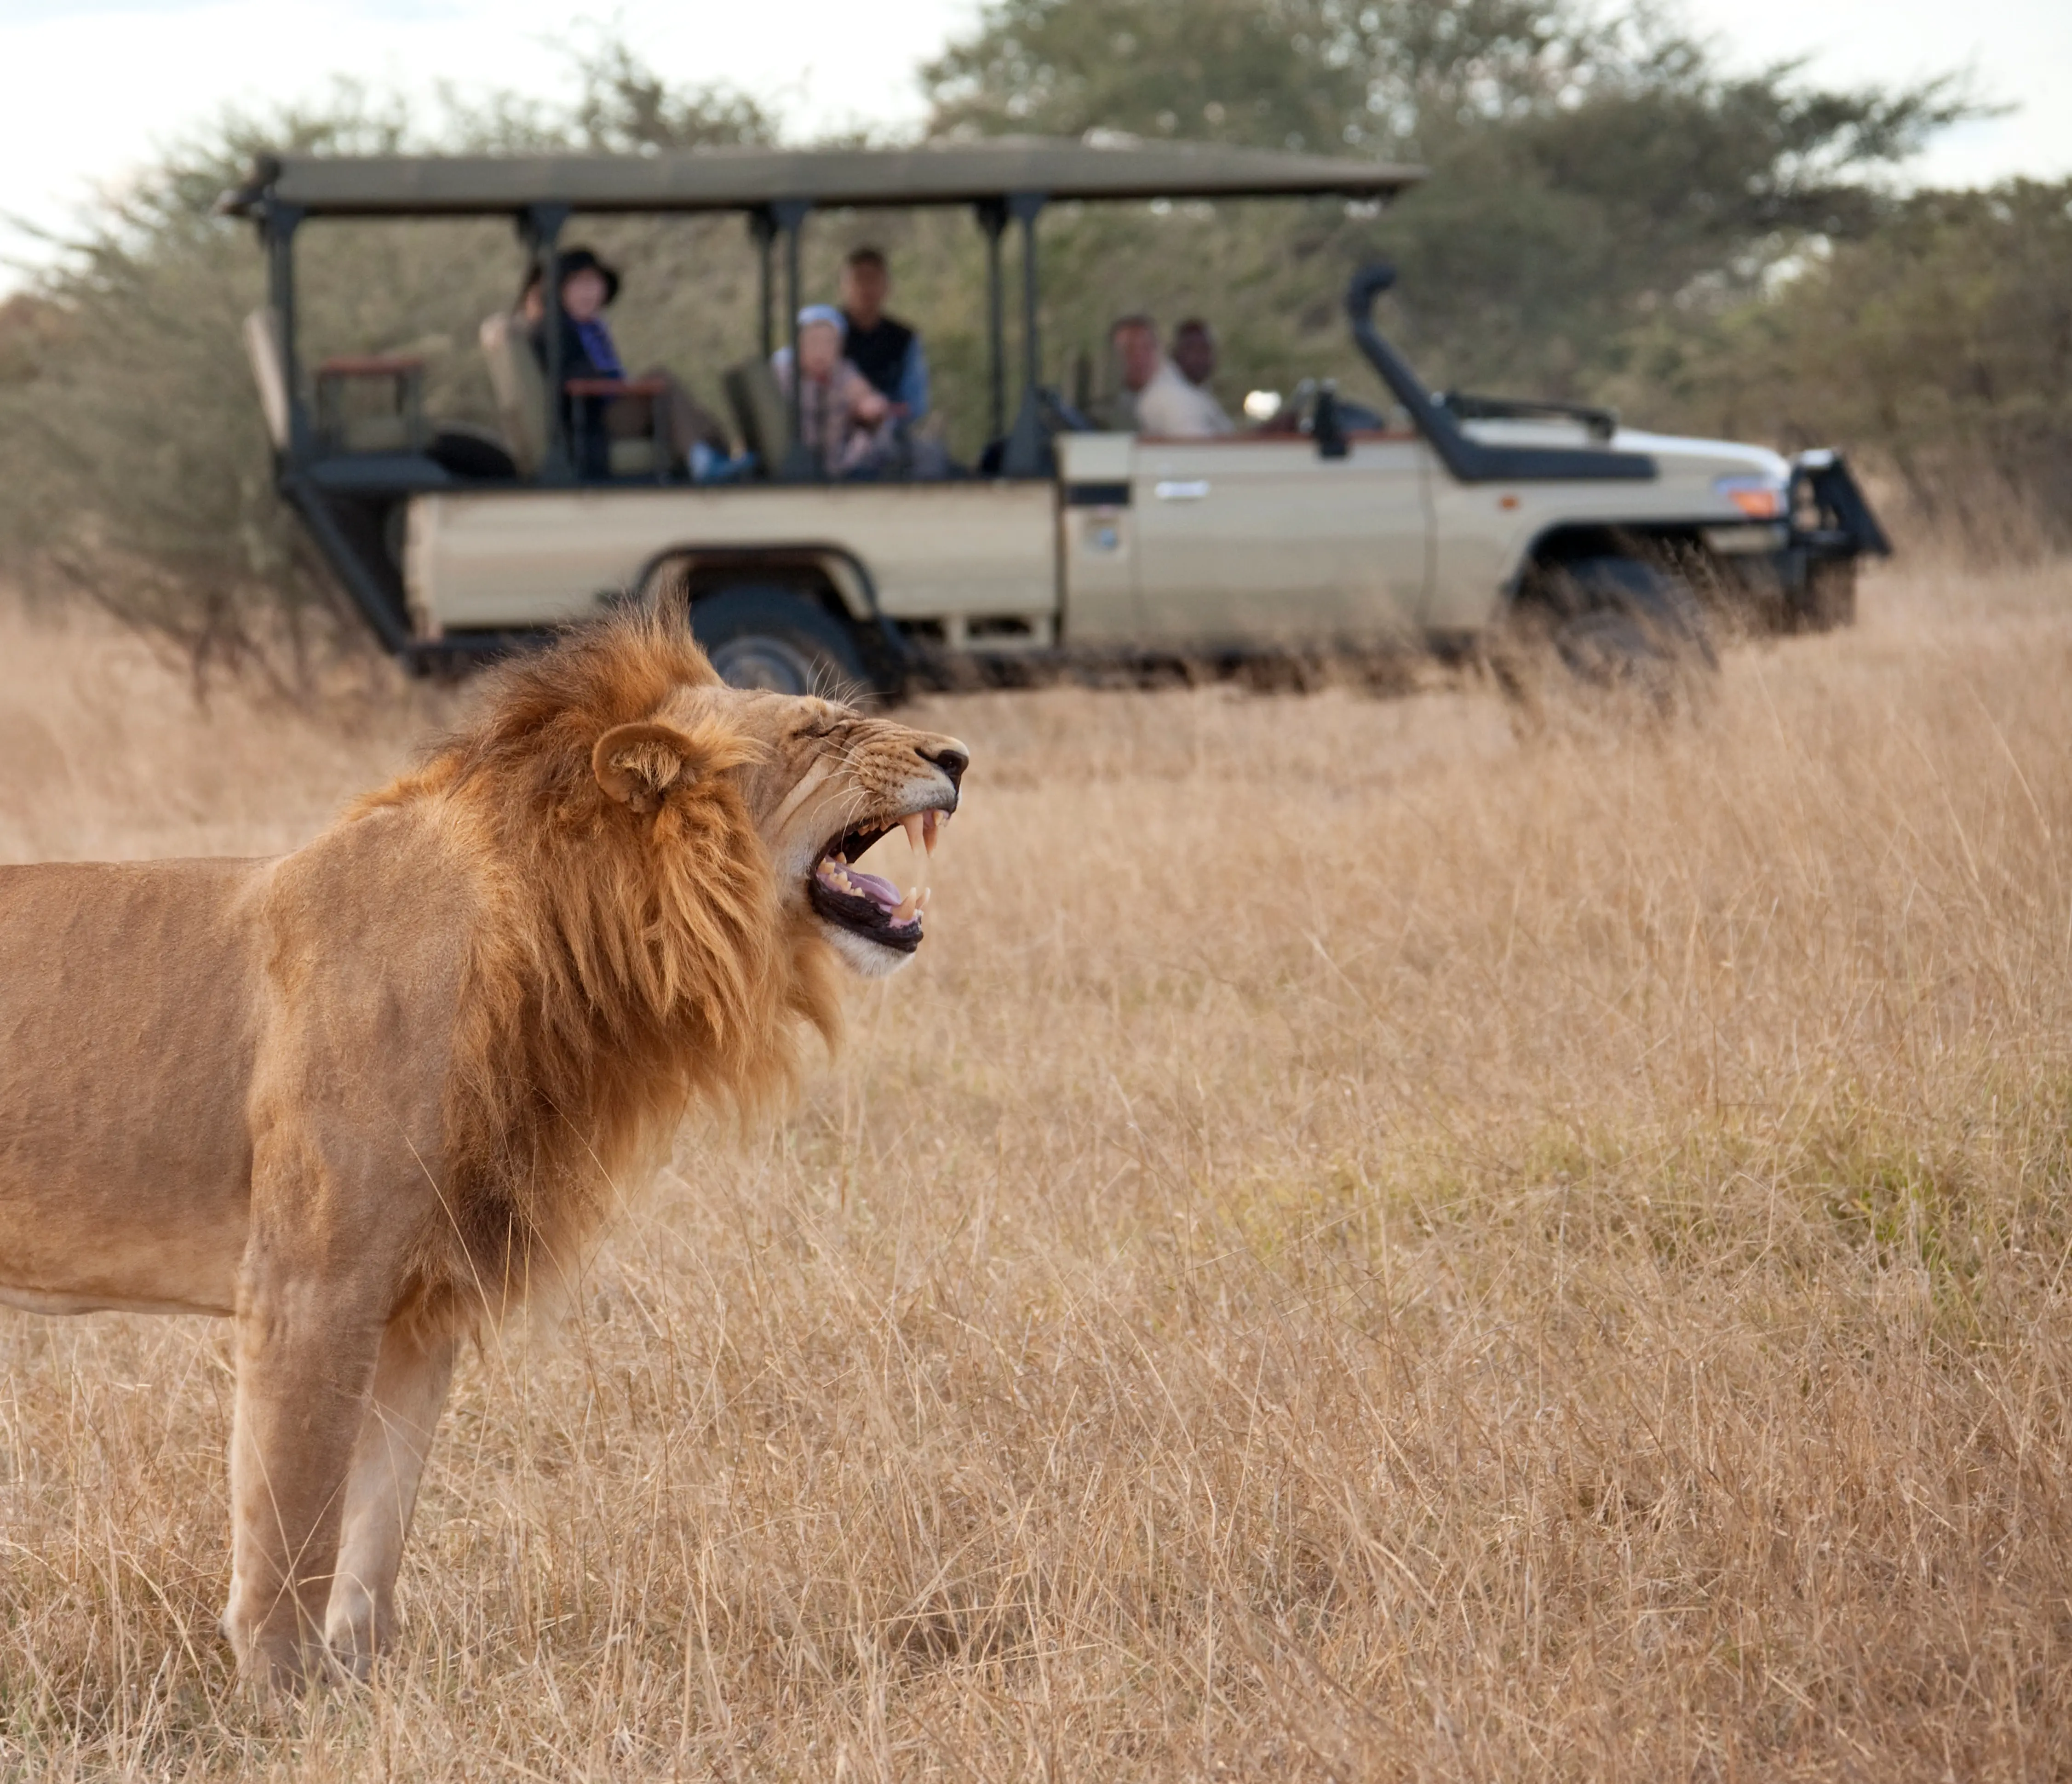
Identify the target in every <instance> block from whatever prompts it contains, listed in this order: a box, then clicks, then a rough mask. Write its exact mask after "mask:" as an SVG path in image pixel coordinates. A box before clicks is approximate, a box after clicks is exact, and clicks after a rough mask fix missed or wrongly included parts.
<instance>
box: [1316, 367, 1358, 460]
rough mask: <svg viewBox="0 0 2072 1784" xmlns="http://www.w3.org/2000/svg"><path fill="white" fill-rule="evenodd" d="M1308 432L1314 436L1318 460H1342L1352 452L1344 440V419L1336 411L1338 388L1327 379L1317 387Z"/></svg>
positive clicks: (1337, 410)
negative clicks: (1315, 402)
mask: <svg viewBox="0 0 2072 1784" xmlns="http://www.w3.org/2000/svg"><path fill="white" fill-rule="evenodd" d="M1309 431H1310V433H1311V434H1313V435H1315V436H1316V440H1317V456H1318V458H1344V457H1346V455H1347V454H1349V453H1350V452H1351V450H1352V447H1351V445H1350V443H1349V442H1347V440H1346V419H1345V417H1344V416H1343V415H1342V413H1339V409H1338V385H1337V384H1334V383H1333V382H1332V381H1331V380H1330V379H1329V378H1326V380H1324V381H1323V383H1322V384H1320V385H1319V386H1318V389H1317V409H1316V413H1315V414H1314V416H1313V417H1312V418H1311V420H1310V423H1309Z"/></svg>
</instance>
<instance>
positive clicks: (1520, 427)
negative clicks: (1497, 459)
mask: <svg viewBox="0 0 2072 1784" xmlns="http://www.w3.org/2000/svg"><path fill="white" fill-rule="evenodd" d="M1461 432H1462V433H1464V434H1466V435H1467V436H1468V437H1469V438H1470V439H1473V440H1479V441H1481V442H1482V443H1483V444H1485V445H1486V446H1597V447H1600V448H1601V449H1603V450H1607V451H1613V452H1644V453H1646V454H1647V455H1648V456H1649V457H1650V458H1653V459H1654V460H1655V462H1657V463H1658V464H1659V466H1660V467H1661V468H1662V474H1663V476H1664V477H1674V478H1682V477H1688V476H1698V475H1704V476H1710V477H1762V478H1765V479H1769V480H1770V481H1772V482H1775V483H1785V482H1788V481H1789V480H1790V476H1791V466H1790V462H1789V461H1788V460H1787V459H1786V458H1784V457H1783V455H1782V454H1779V453H1775V452H1773V451H1771V450H1770V448H1769V447H1767V446H1748V445H1745V444H1743V443H1742V442H1740V441H1737V440H1700V439H1693V438H1690V437H1688V436H1687V435H1683V434H1651V433H1648V432H1646V431H1645V430H1642V429H1640V428H1635V427H1622V428H1621V429H1619V430H1618V432H1617V433H1616V434H1614V435H1613V436H1612V438H1610V439H1609V440H1598V439H1594V438H1592V437H1591V435H1590V434H1589V431H1588V430H1586V429H1585V427H1584V426H1583V425H1582V424H1581V422H1579V421H1551V420H1550V421H1540V420H1532V421H1513V420H1503V421H1466V422H1463V423H1462V424H1461Z"/></svg>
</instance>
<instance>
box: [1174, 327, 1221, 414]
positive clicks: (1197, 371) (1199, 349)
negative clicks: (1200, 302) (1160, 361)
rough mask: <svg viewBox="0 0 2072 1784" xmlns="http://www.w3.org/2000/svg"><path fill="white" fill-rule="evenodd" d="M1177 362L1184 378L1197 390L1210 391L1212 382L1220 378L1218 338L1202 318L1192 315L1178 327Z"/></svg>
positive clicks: (1175, 331)
mask: <svg viewBox="0 0 2072 1784" xmlns="http://www.w3.org/2000/svg"><path fill="white" fill-rule="evenodd" d="M1173 363H1174V364H1175V365H1177V366H1178V368H1180V376H1182V377H1183V378H1185V379H1186V380H1187V382H1188V383H1189V384H1192V385H1194V388H1196V389H1197V390H1207V389H1208V388H1209V380H1211V379H1212V378H1214V377H1215V375H1216V335H1215V330H1214V329H1212V328H1211V327H1209V325H1208V324H1207V323H1205V322H1203V321H1202V319H1201V318H1200V317H1199V316H1190V317H1188V318H1187V319H1186V321H1185V322H1183V323H1177V324H1175V326H1174V330H1173ZM1213 394H1214V393H1213V392H1212V393H1211V395H1213Z"/></svg>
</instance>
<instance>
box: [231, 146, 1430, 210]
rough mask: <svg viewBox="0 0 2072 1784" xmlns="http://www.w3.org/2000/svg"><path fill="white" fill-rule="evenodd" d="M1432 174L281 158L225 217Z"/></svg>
mask: <svg viewBox="0 0 2072 1784" xmlns="http://www.w3.org/2000/svg"><path fill="white" fill-rule="evenodd" d="M1423 178H1424V169H1423V168H1421V167H1413V166H1399V165H1396V164H1392V163H1390V162H1378V161H1359V160H1355V159H1351V158H1346V157H1336V156H1329V155H1312V154H1293V153H1289V152H1288V151H1285V150H1272V149H1246V148H1235V147H1231V146H1228V145H1225V144H1221V143H1192V142H1187V143H1183V142H1115V143H1100V142H1071V141H1067V140H1061V139H1057V138H1044V137H995V138H990V139H989V140H986V141H984V142H956V143H940V144H935V143H931V144H928V145H926V146H922V147H919V148H907V149H746V148H711V149H689V150H676V151H673V152H670V153H666V154H630V155H582V154H565V155H365V156H346V155H279V156H273V155H267V156H262V157H261V158H259V159H258V160H257V161H256V162H254V163H253V168H252V171H251V175H250V177H249V179H248V181H247V183H245V185H244V186H242V187H238V188H237V189H236V190H235V191H231V192H228V193H226V194H225V195H224V198H223V200H222V203H221V204H220V207H219V208H220V209H221V210H222V211H224V212H228V213H229V214H230V215H232V216H255V215H257V214H259V213H260V212H262V211H263V210H264V208H265V206H266V205H267V204H268V203H269V201H270V202H272V203H277V204H280V205H283V206H290V207H293V208H295V209H297V210H298V211H300V212H302V213H303V214H304V215H306V216H495V215H504V214H508V213H511V212H519V211H523V210H524V209H526V208H528V207H531V206H534V205H549V204H552V205H566V206H569V207H570V208H573V209H575V210H578V211H585V212H609V211H628V212H667V211H680V212H699V211H755V210H760V209H763V208H765V207H767V206H770V205H773V204H779V203H794V204H796V203H804V204H809V205H812V206H816V207H820V206H830V207H832V206H844V207H848V206H858V207H861V206H870V207H889V206H910V205H932V204H968V203H982V202H984V201H985V200H988V199H1003V198H1005V197H1007V196H1009V195H1021V194H1029V195H1040V196H1041V197H1042V198H1043V199H1047V200H1050V201H1052V202H1056V201H1059V200H1069V199H1158V198H1165V199H1209V198H1305V197H1343V198H1350V199H1380V198H1386V197H1387V196H1389V195H1391V194H1392V193H1396V192H1399V191H1402V190H1403V188H1404V187H1406V186H1410V185H1412V184H1414V183H1416V182H1417V181H1419V180H1420V179H1423Z"/></svg>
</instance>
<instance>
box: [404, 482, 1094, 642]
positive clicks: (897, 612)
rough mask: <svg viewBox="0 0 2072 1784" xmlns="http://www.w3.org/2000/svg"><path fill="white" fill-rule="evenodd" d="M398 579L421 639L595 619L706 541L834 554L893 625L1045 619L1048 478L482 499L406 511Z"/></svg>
mask: <svg viewBox="0 0 2072 1784" xmlns="http://www.w3.org/2000/svg"><path fill="white" fill-rule="evenodd" d="M407 539H408V543H407V545H406V549H405V566H404V573H405V582H406V584H407V586H408V588H409V597H410V605H411V610H412V612H413V617H414V618H415V619H416V621H417V625H418V627H419V629H420V631H423V632H426V633H428V634H430V633H435V632H439V631H450V630H455V629H461V628H467V627H518V626H537V625H549V624H553V623H556V622H557V621H561V620H566V619H574V618H577V617H579V616H580V615H584V614H586V613H590V612H594V610H596V607H597V604H598V599H599V598H600V596H608V595H611V594H616V593H618V592H619V591H621V590H624V589H626V588H627V587H628V586H631V583H632V582H634V580H635V578H638V577H639V574H640V573H641V572H642V570H643V569H644V568H645V567H646V566H647V565H648V564H649V563H651V562H652V561H653V560H654V559H655V558H656V557H659V556H660V555H662V554H663V553H667V552H670V551H672V550H676V549H680V548H689V549H696V548H697V547H700V546H705V547H711V548H717V547H726V546H749V547H762V548H773V547H786V546H812V545H817V546H832V547H837V548H839V549H843V550H845V551H848V552H850V553H853V554H854V555H855V556H856V557H857V558H859V559H860V560H861V561H862V563H863V564H864V565H865V568H866V569H868V570H869V571H870V574H871V577H872V578H873V579H874V582H876V584H877V586H878V598H879V601H880V602H881V604H882V606H883V608H884V610H885V611H886V614H887V615H890V616H891V617H892V618H894V619H931V618H935V617H938V616H940V615H965V616H969V617H987V616H992V615H1025V616H1032V617H1033V616H1048V615H1054V614H1055V612H1056V611H1057V605H1058V584H1057V569H1056V557H1055V554H1056V549H1057V545H1056V539H1057V532H1056V520H1055V495H1054V490H1053V487H1052V486H1051V485H1050V484H1049V483H993V482H984V483H981V482H970V483H910V484H899V483H853V484H832V485H830V484H807V485H791V486H787V487H776V488H773V487H767V486H759V487H758V486H749V487H738V488H719V489H681V488H656V489H611V490H570V491H501V490H497V491H470V492H468V493H467V494H461V495H422V496H419V497H417V498H416V499H414V500H413V502H412V503H411V504H410V514H409V529H408V535H407Z"/></svg>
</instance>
